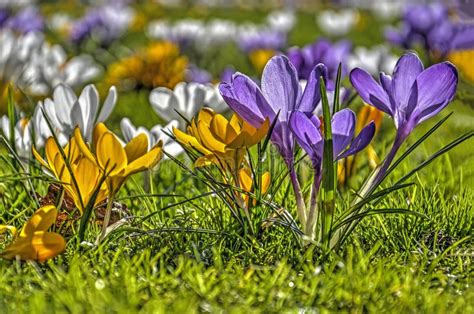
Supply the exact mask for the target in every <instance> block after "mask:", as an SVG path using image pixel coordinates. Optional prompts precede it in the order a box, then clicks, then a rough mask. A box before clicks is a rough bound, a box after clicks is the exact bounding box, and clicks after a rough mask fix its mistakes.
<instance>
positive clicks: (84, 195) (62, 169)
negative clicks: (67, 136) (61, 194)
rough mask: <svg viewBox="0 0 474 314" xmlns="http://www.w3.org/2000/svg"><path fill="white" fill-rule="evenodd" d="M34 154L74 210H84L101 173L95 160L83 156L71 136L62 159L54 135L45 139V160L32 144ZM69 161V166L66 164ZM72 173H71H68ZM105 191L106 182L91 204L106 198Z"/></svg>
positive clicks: (97, 184)
mask: <svg viewBox="0 0 474 314" xmlns="http://www.w3.org/2000/svg"><path fill="white" fill-rule="evenodd" d="M32 150H33V155H34V156H35V158H36V159H37V160H38V161H39V162H40V164H41V165H42V166H43V167H45V168H46V169H48V170H49V171H50V172H51V173H52V174H53V175H54V177H55V178H56V179H57V180H58V181H60V183H61V185H62V186H63V187H64V189H65V190H66V191H67V193H68V194H69V196H70V197H71V198H72V199H73V200H74V204H75V205H76V207H77V209H79V211H80V212H81V214H82V213H84V209H85V207H86V206H87V204H88V203H89V201H90V200H91V199H92V197H93V195H94V192H95V191H96V190H97V189H98V188H99V184H100V182H101V178H102V174H101V172H100V170H99V168H98V167H97V166H96V164H95V163H93V162H91V161H90V160H89V159H87V158H85V157H84V156H83V154H82V153H81V151H80V150H79V147H78V145H77V142H76V140H75V139H74V138H72V139H71V140H70V141H69V143H68V144H67V145H66V146H65V147H64V149H63V151H64V155H65V156H66V160H65V159H64V158H63V156H62V154H61V152H60V150H59V148H58V146H57V145H56V142H55V141H54V138H52V137H50V138H48V139H47V140H46V144H45V154H46V160H45V159H43V158H42V157H41V155H40V154H39V153H38V152H37V151H36V149H35V148H34V147H33V149H32ZM67 163H68V164H69V168H68V166H67ZM71 172H72V173H71ZM107 195H108V191H107V187H106V185H105V184H102V186H100V188H99V191H98V194H97V197H96V199H95V202H94V205H97V204H99V203H101V202H102V201H104V200H105V199H106V198H107Z"/></svg>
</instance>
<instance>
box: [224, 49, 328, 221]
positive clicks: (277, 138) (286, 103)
mask: <svg viewBox="0 0 474 314" xmlns="http://www.w3.org/2000/svg"><path fill="white" fill-rule="evenodd" d="M320 77H323V79H324V80H327V68H326V66H325V65H323V64H318V65H316V66H315V67H314V68H313V70H312V71H311V73H310V75H309V77H308V83H307V84H306V87H305V89H304V90H303V89H302V88H301V85H300V84H299V81H298V72H297V71H296V69H295V67H294V66H293V64H292V63H291V62H290V60H288V58H287V57H285V56H275V57H273V58H271V59H270V61H269V62H268V63H267V65H266V66H265V68H264V70H263V74H262V79H261V82H262V83H261V86H262V88H261V89H260V87H259V86H258V85H257V84H256V83H255V82H254V81H252V79H250V78H249V77H248V76H246V75H244V74H241V73H239V72H237V73H236V74H234V75H233V76H232V80H231V81H230V82H222V83H221V84H220V85H219V91H220V92H221V95H222V97H223V98H224V100H225V101H226V103H227V104H228V105H229V107H230V108H231V109H232V110H234V111H235V112H236V113H237V114H238V115H239V116H241V117H242V118H243V119H244V120H246V121H247V122H248V123H250V124H251V125H253V126H254V127H260V126H261V125H262V123H263V122H264V120H265V119H266V118H268V119H270V121H271V122H272V123H274V124H273V125H274V128H273V131H272V135H271V140H272V142H273V144H274V145H275V146H276V147H277V148H278V150H279V152H280V154H281V155H282V157H283V158H284V160H285V163H286V165H287V167H288V170H289V174H290V180H291V184H292V186H293V191H294V193H295V198H296V207H297V209H298V210H297V212H298V217H299V219H300V221H301V222H302V223H303V225H304V224H305V221H306V206H305V202H304V197H303V193H302V191H301V187H300V184H299V182H298V177H297V175H296V170H295V167H294V149H295V140H294V135H293V133H292V132H291V130H290V128H289V119H290V116H291V114H292V112H303V113H308V114H309V113H312V112H313V111H314V109H315V107H316V106H317V104H318V103H319V101H320V99H321V94H320V90H319V79H320Z"/></svg>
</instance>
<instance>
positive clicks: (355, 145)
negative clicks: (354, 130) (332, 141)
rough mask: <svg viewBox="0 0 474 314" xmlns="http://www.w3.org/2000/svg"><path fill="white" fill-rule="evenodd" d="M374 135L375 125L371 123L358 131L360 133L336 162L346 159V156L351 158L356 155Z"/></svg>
mask: <svg viewBox="0 0 474 314" xmlns="http://www.w3.org/2000/svg"><path fill="white" fill-rule="evenodd" d="M374 134H375V123H374V122H373V121H372V122H370V123H369V124H368V125H367V126H366V127H364V128H363V129H362V131H360V133H359V134H358V135H357V136H356V138H355V139H354V140H353V141H352V143H351V146H349V148H348V149H347V150H346V151H344V152H343V153H342V154H340V155H339V156H338V157H337V159H336V160H339V159H342V158H346V157H347V156H351V155H354V154H357V153H358V152H360V151H361V150H363V149H364V148H366V147H367V145H369V144H370V141H372V138H373V137H374Z"/></svg>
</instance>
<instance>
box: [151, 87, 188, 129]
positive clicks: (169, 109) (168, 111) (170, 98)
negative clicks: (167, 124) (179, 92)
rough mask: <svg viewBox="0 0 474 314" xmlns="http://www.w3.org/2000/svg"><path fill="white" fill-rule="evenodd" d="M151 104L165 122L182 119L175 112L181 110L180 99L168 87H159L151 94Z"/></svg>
mask: <svg viewBox="0 0 474 314" xmlns="http://www.w3.org/2000/svg"><path fill="white" fill-rule="evenodd" d="M150 104H151V106H152V108H153V110H155V112H156V113H157V114H158V115H159V116H160V118H162V119H163V120H165V121H169V120H172V119H177V118H178V119H181V118H180V117H179V116H178V114H177V113H176V112H175V111H174V110H175V109H176V110H178V109H179V103H178V99H177V98H176V96H175V95H174V93H173V91H172V90H170V89H168V88H166V87H158V88H155V89H153V90H152V91H151V92H150Z"/></svg>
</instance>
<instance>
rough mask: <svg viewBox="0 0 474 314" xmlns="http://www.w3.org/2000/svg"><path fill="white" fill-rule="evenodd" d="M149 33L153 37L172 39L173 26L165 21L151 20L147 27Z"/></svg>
mask: <svg viewBox="0 0 474 314" xmlns="http://www.w3.org/2000/svg"><path fill="white" fill-rule="evenodd" d="M147 35H148V36H149V37H150V38H152V39H159V40H170V39H171V26H170V25H169V24H168V22H165V21H161V20H155V21H151V22H150V23H149V24H148V27H147Z"/></svg>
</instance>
